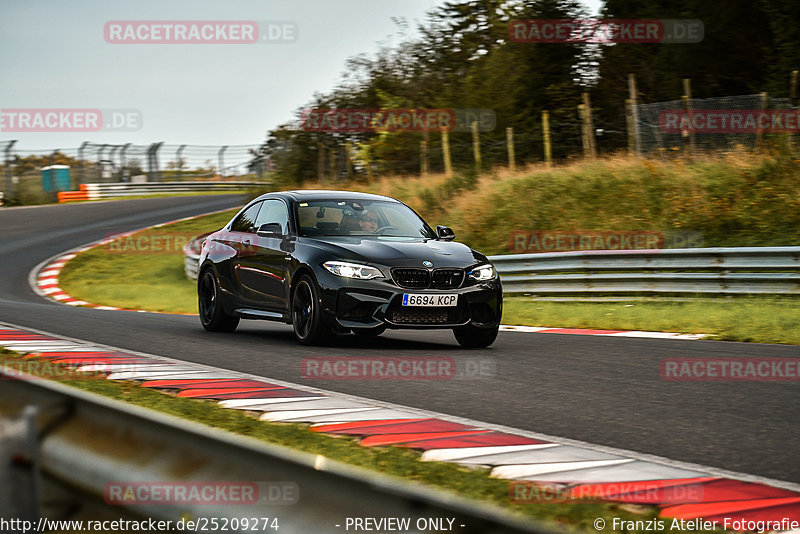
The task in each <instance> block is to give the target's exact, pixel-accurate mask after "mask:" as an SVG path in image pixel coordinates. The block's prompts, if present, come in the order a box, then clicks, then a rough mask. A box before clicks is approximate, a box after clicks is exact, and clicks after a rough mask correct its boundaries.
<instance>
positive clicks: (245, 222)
mask: <svg viewBox="0 0 800 534" xmlns="http://www.w3.org/2000/svg"><path fill="white" fill-rule="evenodd" d="M261 204H262V203H261V202H257V203H256V204H253V205H252V206H250V207H249V208H247V209H246V210H245V212H244V213H242V214H241V215H239V216H238V217H236V220H235V221H233V224H232V225H231V230H232V231H234V232H250V229H251V228H252V227H253V226H255V224H256V218H257V217H258V210H259V208H261Z"/></svg>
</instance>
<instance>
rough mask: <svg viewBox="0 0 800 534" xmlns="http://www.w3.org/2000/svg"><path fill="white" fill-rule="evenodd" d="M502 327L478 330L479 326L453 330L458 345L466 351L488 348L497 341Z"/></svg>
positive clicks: (461, 327)
mask: <svg viewBox="0 0 800 534" xmlns="http://www.w3.org/2000/svg"><path fill="white" fill-rule="evenodd" d="M499 330H500V325H497V326H495V327H493V328H478V327H477V326H471V325H468V326H459V327H458V328H454V329H453V334H454V335H455V336H456V341H458V344H459V345H461V346H462V347H464V348H465V349H482V348H484V347H488V346H489V345H491V344H492V343H494V340H495V339H497V332H498V331H499Z"/></svg>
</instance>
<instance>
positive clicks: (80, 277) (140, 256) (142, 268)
mask: <svg viewBox="0 0 800 534" xmlns="http://www.w3.org/2000/svg"><path fill="white" fill-rule="evenodd" d="M235 212H236V210H230V211H226V212H222V213H216V214H212V215H207V216H203V217H201V218H198V219H192V220H188V221H182V222H179V223H175V224H172V225H169V226H165V227H161V228H153V229H149V230H145V231H144V232H140V233H138V234H136V235H135V236H133V237H132V239H130V240H129V239H127V238H121V240H120V241H118V242H117V243H115V244H111V245H102V246H99V247H95V248H93V249H91V250H89V251H86V252H84V253H81V254H78V255H77V256H76V257H75V258H74V259H73V260H72V261H70V262H68V263H67V264H66V265H65V266H64V269H63V270H62V271H61V275H60V277H59V284H60V286H61V287H62V288H63V289H64V290H65V291H66V292H67V293H69V294H70V295H72V296H74V297H76V298H79V299H82V300H86V301H87V302H91V303H93V304H101V305H104V306H114V307H118V308H125V309H132V310H152V311H162V312H169V313H197V294H196V286H195V284H194V282H192V281H190V280H188V279H187V278H186V275H185V273H184V270H183V248H182V246H181V243H182V242H185V241H187V240H188V239H190V238H191V237H192V236H197V235H200V234H204V233H206V232H211V231H214V230H218V229H219V228H221V227H222V226H223V225H224V224H225V223H226V222H228V221H229V220H230V218H231V217H232V216H233V214H234V213H235ZM140 238H141V241H140ZM154 249H161V250H154Z"/></svg>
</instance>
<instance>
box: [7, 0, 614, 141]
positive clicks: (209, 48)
mask: <svg viewBox="0 0 800 534" xmlns="http://www.w3.org/2000/svg"><path fill="white" fill-rule="evenodd" d="M441 3H443V2H442V0H292V1H285V0H280V1H276V0H233V1H229V2H221V1H219V0H191V1H183V0H170V1H164V0H134V1H113V2H112V1H102V0H100V1H86V0H77V1H63V0H48V1H44V0H40V1H37V0H3V1H2V3H0V50H2V53H0V72H2V78H3V82H2V83H1V84H0V110H2V109H11V108H91V109H101V110H111V109H114V110H121V109H125V110H137V111H138V112H139V113H140V114H141V119H142V125H141V128H140V129H138V130H137V131H129V132H119V131H100V132H91V133H74V132H35V133H34V132H7V131H3V132H0V142H2V141H8V140H11V139H17V140H18V142H17V146H16V147H15V149H16V150H17V151H18V152H25V151H27V150H32V149H48V150H51V149H53V148H59V147H61V148H67V147H77V146H79V145H80V144H81V143H82V142H83V141H92V142H97V143H113V144H124V143H134V144H148V143H152V142H156V141H165V142H166V143H167V144H193V145H223V144H226V145H255V144H258V143H260V142H262V141H263V140H264V139H265V136H266V132H267V131H268V130H269V129H271V128H274V127H275V126H277V125H278V124H280V123H282V122H285V121H288V120H290V119H292V117H293V111H294V110H295V109H297V108H298V107H300V106H302V105H303V104H305V103H307V102H308V101H309V100H310V99H311V98H312V96H313V94H314V93H315V92H327V91H329V90H330V89H331V88H333V87H334V86H335V84H336V82H337V81H338V80H339V79H340V78H341V75H342V72H343V70H344V67H345V60H346V59H347V58H348V57H351V56H354V55H357V54H360V53H369V54H371V53H374V52H375V51H376V50H377V49H378V48H379V46H380V44H381V43H383V44H388V45H393V44H398V43H399V42H400V41H401V40H402V37H401V36H400V35H399V34H398V32H399V28H398V26H397V25H396V24H395V23H394V22H393V21H392V18H393V17H401V18H405V19H406V20H407V21H409V23H410V24H409V26H410V28H412V29H413V28H414V27H415V26H416V23H419V22H423V21H424V20H425V13H426V12H427V11H429V10H431V9H432V8H434V7H435V6H437V5H440V4H441ZM588 4H589V6H591V9H592V11H595V12H596V11H597V6H598V5H599V0H591V1H590V2H588ZM127 20H132V21H137V20H138V21H141V20H149V21H152V20H161V21H165V20H166V21H175V20H183V21H192V20H195V21H197V20H201V21H207V20H225V21H230V20H244V21H259V22H263V21H288V22H291V23H294V24H296V26H297V29H298V35H297V36H296V39H295V40H294V41H293V42H289V43H281V44H277V43H267V44H136V45H133V44H110V43H108V42H107V41H106V39H105V38H104V33H103V29H104V25H105V24H106V23H107V22H109V21H127ZM6 126H7V124H6Z"/></svg>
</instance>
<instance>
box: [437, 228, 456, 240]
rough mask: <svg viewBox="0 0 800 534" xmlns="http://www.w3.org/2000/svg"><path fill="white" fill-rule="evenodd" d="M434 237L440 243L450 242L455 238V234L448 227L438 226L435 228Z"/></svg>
mask: <svg viewBox="0 0 800 534" xmlns="http://www.w3.org/2000/svg"><path fill="white" fill-rule="evenodd" d="M436 236H437V237H438V238H439V239H441V240H442V241H452V240H453V239H455V238H456V233H455V232H454V231H453V229H452V228H450V227H449V226H442V225H441V224H440V225H439V226H437V227H436Z"/></svg>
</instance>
